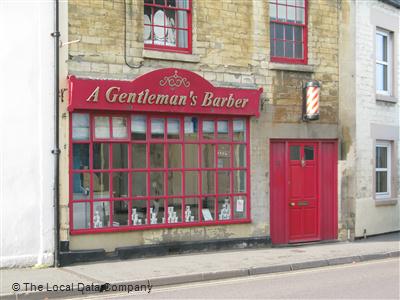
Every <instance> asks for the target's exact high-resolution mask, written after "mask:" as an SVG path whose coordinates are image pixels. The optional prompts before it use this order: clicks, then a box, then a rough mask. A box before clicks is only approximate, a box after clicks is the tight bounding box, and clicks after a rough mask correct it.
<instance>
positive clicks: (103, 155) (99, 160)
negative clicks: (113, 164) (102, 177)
mask: <svg viewBox="0 0 400 300" xmlns="http://www.w3.org/2000/svg"><path fill="white" fill-rule="evenodd" d="M109 159H110V155H109V144H104V143H94V144H93V169H108V168H109Z"/></svg>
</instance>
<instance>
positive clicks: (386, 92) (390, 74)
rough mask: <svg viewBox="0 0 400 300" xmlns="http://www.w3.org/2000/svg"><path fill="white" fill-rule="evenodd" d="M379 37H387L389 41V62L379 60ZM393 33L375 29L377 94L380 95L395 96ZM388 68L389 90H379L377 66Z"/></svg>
mask: <svg viewBox="0 0 400 300" xmlns="http://www.w3.org/2000/svg"><path fill="white" fill-rule="evenodd" d="M377 35H382V36H385V37H386V40H387V47H386V48H387V49H386V50H387V53H386V54H387V62H385V61H381V60H378V57H377V56H378V52H377V48H378V45H377V43H376V38H377ZM393 63H394V61H393V32H392V31H390V30H386V29H383V28H381V27H376V29H375V92H376V93H377V94H378V95H384V96H393V77H394V74H393V70H394V68H393V67H394V66H393ZM378 64H379V65H385V66H387V90H379V89H378V85H377V79H378V68H377V65H378Z"/></svg>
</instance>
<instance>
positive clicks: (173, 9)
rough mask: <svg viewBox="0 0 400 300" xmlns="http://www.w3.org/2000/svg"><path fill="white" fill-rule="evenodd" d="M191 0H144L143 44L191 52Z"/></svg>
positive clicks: (162, 48) (150, 47)
mask: <svg viewBox="0 0 400 300" xmlns="http://www.w3.org/2000/svg"><path fill="white" fill-rule="evenodd" d="M191 23H192V18H191V0H144V33H143V36H144V46H145V48H148V49H157V50H165V51H177V52H186V53H190V52H191V35H192V24H191Z"/></svg>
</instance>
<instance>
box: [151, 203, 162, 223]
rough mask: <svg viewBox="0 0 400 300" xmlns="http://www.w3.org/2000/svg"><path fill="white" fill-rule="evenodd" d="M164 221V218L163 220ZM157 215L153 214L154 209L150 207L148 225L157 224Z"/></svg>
mask: <svg viewBox="0 0 400 300" xmlns="http://www.w3.org/2000/svg"><path fill="white" fill-rule="evenodd" d="M163 219H164V218H163ZM157 223H158V221H157V213H156V212H154V208H153V207H150V224H157Z"/></svg>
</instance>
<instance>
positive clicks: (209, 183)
mask: <svg viewBox="0 0 400 300" xmlns="http://www.w3.org/2000/svg"><path fill="white" fill-rule="evenodd" d="M202 186H203V188H202V190H203V194H215V171H203V172H202Z"/></svg>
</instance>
